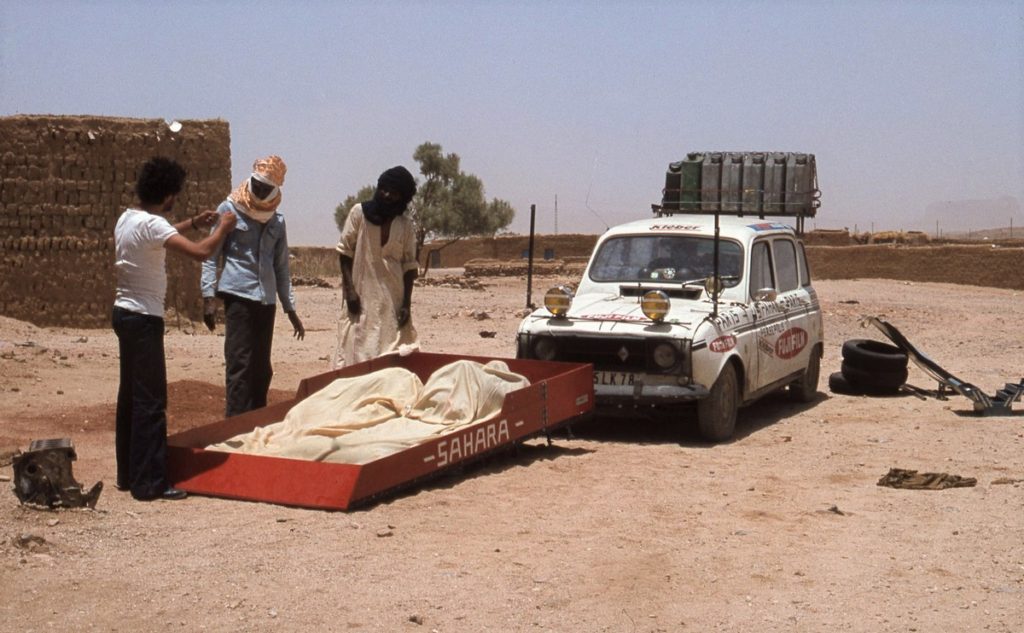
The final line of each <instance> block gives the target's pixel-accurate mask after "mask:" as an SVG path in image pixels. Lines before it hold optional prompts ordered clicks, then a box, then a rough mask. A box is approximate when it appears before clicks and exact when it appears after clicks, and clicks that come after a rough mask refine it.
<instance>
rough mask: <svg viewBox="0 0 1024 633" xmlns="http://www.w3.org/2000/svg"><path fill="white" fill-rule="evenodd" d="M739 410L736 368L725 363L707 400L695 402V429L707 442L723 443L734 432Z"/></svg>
mask: <svg viewBox="0 0 1024 633" xmlns="http://www.w3.org/2000/svg"><path fill="white" fill-rule="evenodd" d="M738 408H739V381H738V380H737V379H736V367H735V366H734V365H733V364H732V363H726V365H725V367H723V368H722V373H720V374H719V375H718V379H717V380H715V384H714V385H712V386H711V393H710V394H709V395H708V397H707V398H704V399H703V400H698V401H697V428H698V429H699V430H700V435H701V437H703V438H704V439H705V440H707V441H709V442H724V441H725V440H727V439H729V438H730V437H732V434H733V431H735V430H736V411H737V409H738Z"/></svg>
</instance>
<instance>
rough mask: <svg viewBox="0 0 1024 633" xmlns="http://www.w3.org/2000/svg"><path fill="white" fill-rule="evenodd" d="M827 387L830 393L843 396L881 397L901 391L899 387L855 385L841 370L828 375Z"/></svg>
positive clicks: (900, 392)
mask: <svg viewBox="0 0 1024 633" xmlns="http://www.w3.org/2000/svg"><path fill="white" fill-rule="evenodd" d="M828 389H829V391H831V392H832V393H838V394H842V395H845V396H875V397H881V396H896V395H901V394H902V393H903V392H902V391H900V388H899V387H869V386H865V385H855V384H853V383H851V382H850V381H849V380H847V379H846V377H845V376H843V372H841V371H837V372H834V373H832V374H831V375H829V377H828Z"/></svg>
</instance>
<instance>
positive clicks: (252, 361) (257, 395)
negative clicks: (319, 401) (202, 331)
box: [221, 294, 276, 417]
mask: <svg viewBox="0 0 1024 633" xmlns="http://www.w3.org/2000/svg"><path fill="white" fill-rule="evenodd" d="M221 298H222V299H224V320H225V326H224V327H225V334H224V366H225V381H224V382H225V384H226V385H227V397H226V406H225V415H227V416H228V417H231V416H233V415H238V414H239V413H245V412H246V411H252V410H253V409H258V408H260V407H265V406H267V392H268V391H269V390H270V379H271V378H272V377H273V375H274V369H273V367H272V366H271V364H270V348H271V344H272V342H273V340H274V315H275V313H276V306H274V305H263V304H261V303H260V302H258V301H250V300H248V299H242V298H240V297H236V296H234V295H226V294H222V295H221Z"/></svg>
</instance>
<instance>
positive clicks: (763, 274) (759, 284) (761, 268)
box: [750, 242, 775, 298]
mask: <svg viewBox="0 0 1024 633" xmlns="http://www.w3.org/2000/svg"><path fill="white" fill-rule="evenodd" d="M774 287H775V277H774V275H773V274H772V257H771V253H770V252H769V251H768V242H756V243H755V244H754V246H753V248H751V250H750V296H751V298H753V296H754V293H755V292H757V291H758V290H761V289H762V288H774Z"/></svg>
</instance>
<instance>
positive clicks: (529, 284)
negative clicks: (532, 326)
mask: <svg viewBox="0 0 1024 633" xmlns="http://www.w3.org/2000/svg"><path fill="white" fill-rule="evenodd" d="M536 218H537V205H535V204H531V205H530V247H529V251H528V253H529V254H528V259H527V261H526V307H527V308H529V309H531V310H533V309H534V307H535V306H534V305H533V227H534V223H535V221H536Z"/></svg>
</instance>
